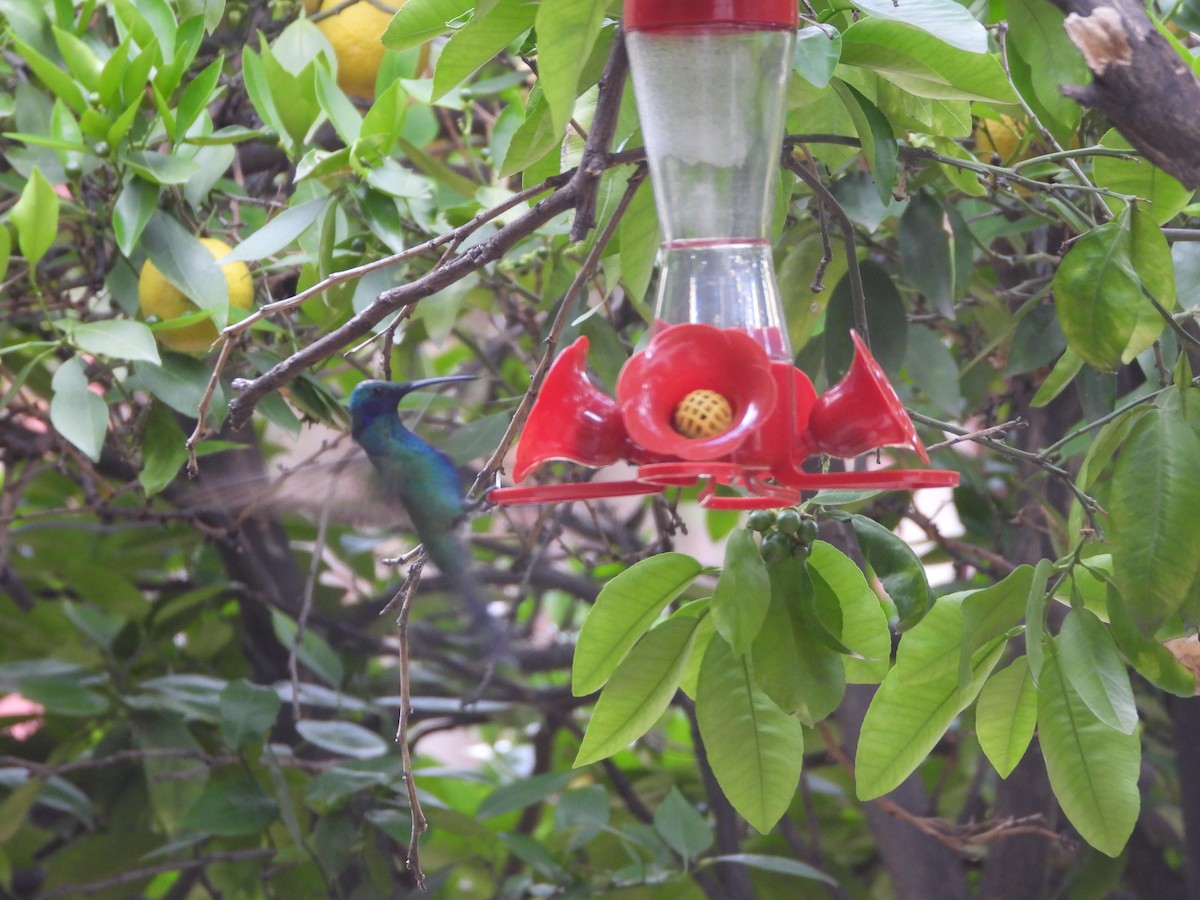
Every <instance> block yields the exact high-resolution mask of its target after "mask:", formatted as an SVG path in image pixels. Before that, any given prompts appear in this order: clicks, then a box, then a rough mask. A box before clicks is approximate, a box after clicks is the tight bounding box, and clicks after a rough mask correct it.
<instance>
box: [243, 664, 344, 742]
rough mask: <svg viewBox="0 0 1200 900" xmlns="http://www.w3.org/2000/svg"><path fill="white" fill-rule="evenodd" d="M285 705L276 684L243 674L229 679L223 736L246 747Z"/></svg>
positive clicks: (260, 735)
mask: <svg viewBox="0 0 1200 900" xmlns="http://www.w3.org/2000/svg"><path fill="white" fill-rule="evenodd" d="M282 705H283V701H281V700H280V699H279V694H278V693H277V692H276V691H275V689H274V688H271V687H267V686H265V685H261V684H251V683H250V682H249V681H246V680H245V679H244V678H240V679H238V680H237V681H231V682H229V684H228V685H226V687H225V690H223V691H221V738H222V739H223V740H224V741H225V744H226V746H228V747H231V748H233V749H234V750H245V749H247V748H248V747H250V746H252V745H253V744H254V743H255V742H257V741H259V740H261V739H262V738H263V737H265V736H266V734H267V732H268V731H270V730H271V728H272V727H273V726H274V724H275V717H276V716H277V715H278V714H279V708H280V706H282ZM300 724H305V723H300ZM348 755H351V754H348Z"/></svg>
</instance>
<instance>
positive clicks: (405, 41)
mask: <svg viewBox="0 0 1200 900" xmlns="http://www.w3.org/2000/svg"><path fill="white" fill-rule="evenodd" d="M474 6H475V3H474V2H473V0H407V2H406V3H404V4H403V5H402V6H401V7H400V9H398V10H397V11H396V14H395V15H394V16H392V21H391V23H390V24H389V25H388V27H387V31H385V32H384V33H383V45H384V46H385V47H387V48H389V49H391V50H411V49H412V48H413V47H419V46H420V45H421V44H423V43H425V42H426V41H428V40H431V39H432V38H436V37H441V36H442V35H443V34H445V33H446V32H447V31H450V30H451V29H452V28H454V27H455V26H456V25H458V24H460V23H461V22H462V21H463V20H464V19H465V18H466V17H467V15H468V14H469V13H470V12H471V9H472V8H473V7H474Z"/></svg>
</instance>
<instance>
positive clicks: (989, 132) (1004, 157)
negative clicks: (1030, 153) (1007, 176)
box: [973, 116, 1025, 164]
mask: <svg viewBox="0 0 1200 900" xmlns="http://www.w3.org/2000/svg"><path fill="white" fill-rule="evenodd" d="M973 135H974V137H975V155H976V156H978V157H979V158H980V159H981V160H983V161H984V162H987V161H988V159H989V158H990V157H991V155H992V154H993V153H994V154H996V155H997V156H999V157H1000V161H1001V162H1002V163H1006V164H1007V163H1011V162H1016V160H1014V159H1013V156H1014V155H1015V154H1016V152H1017V148H1018V147H1020V146H1021V139H1022V138H1023V137H1024V136H1025V125H1024V124H1023V123H1022V122H1018V121H1017V120H1016V119H1014V118H1013V117H1012V116H1001V117H1000V119H999V120H997V119H979V120H978V122H977V123H976V125H975V130H974V132H973Z"/></svg>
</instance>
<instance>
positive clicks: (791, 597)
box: [701, 560, 846, 725]
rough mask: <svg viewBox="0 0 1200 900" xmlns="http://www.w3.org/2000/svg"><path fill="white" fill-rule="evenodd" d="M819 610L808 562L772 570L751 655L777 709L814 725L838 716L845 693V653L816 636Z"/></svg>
mask: <svg viewBox="0 0 1200 900" xmlns="http://www.w3.org/2000/svg"><path fill="white" fill-rule="evenodd" d="M814 606H815V597H814V593H813V584H812V581H811V580H810V579H809V577H808V575H807V570H806V568H805V566H804V564H803V563H800V562H798V561H796V560H786V561H784V562H782V563H780V564H778V565H775V566H772V567H771V605H770V607H769V608H768V610H767V618H766V620H765V621H764V623H763V627H762V630H761V631H760V632H759V634H758V636H757V638H755V640H754V644H753V645H752V647H751V652H750V658H751V660H752V669H753V671H754V680H755V684H757V685H758V687H759V688H760V689H761V690H762V691H763V693H764V694H766V695H767V697H769V698H770V700H771V702H773V703H774V704H775V705H776V706H778V707H779V708H780V709H782V710H783V711H784V712H786V713H788V714H794V715H795V716H796V718H798V719H799V720H800V721H801V722H804V723H805V724H809V725H812V724H815V723H816V722H819V721H821V720H822V719H824V718H825V717H826V716H828V715H829V714H830V713H831V712H833V710H835V709H836V708H837V706H838V704H839V703H840V702H841V700H842V695H843V694H844V693H845V689H846V675H845V669H844V668H843V666H842V656H841V654H839V653H838V652H837V651H836V650H833V649H831V648H830V647H829V645H828V643H826V642H824V641H822V640H820V639H819V638H818V637H817V636H816V635H815V634H814V628H813V626H815V627H817V628H822V629H823V628H824V626H823V625H822V624H821V623H820V621H819V620H817V616H816V610H815V608H814ZM804 607H807V608H808V610H809V612H808V615H807V617H806V616H805V615H804V614H803V613H802V612H801V610H802V608H804ZM701 672H703V669H702V670H701Z"/></svg>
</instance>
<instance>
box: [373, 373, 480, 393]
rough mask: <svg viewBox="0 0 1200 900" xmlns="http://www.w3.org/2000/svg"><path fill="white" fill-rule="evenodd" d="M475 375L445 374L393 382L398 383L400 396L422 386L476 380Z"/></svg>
mask: <svg viewBox="0 0 1200 900" xmlns="http://www.w3.org/2000/svg"><path fill="white" fill-rule="evenodd" d="M475 378H476V376H474V375H443V376H441V377H440V378H422V379H421V380H420V381H399V382H393V383H394V384H395V385H396V388H397V391H398V392H399V393H400V396H404V395H405V394H407V393H409V392H410V391H418V390H420V389H421V388H427V387H433V386H434V385H436V384H449V383H450V382H452V381H474V380H475Z"/></svg>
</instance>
